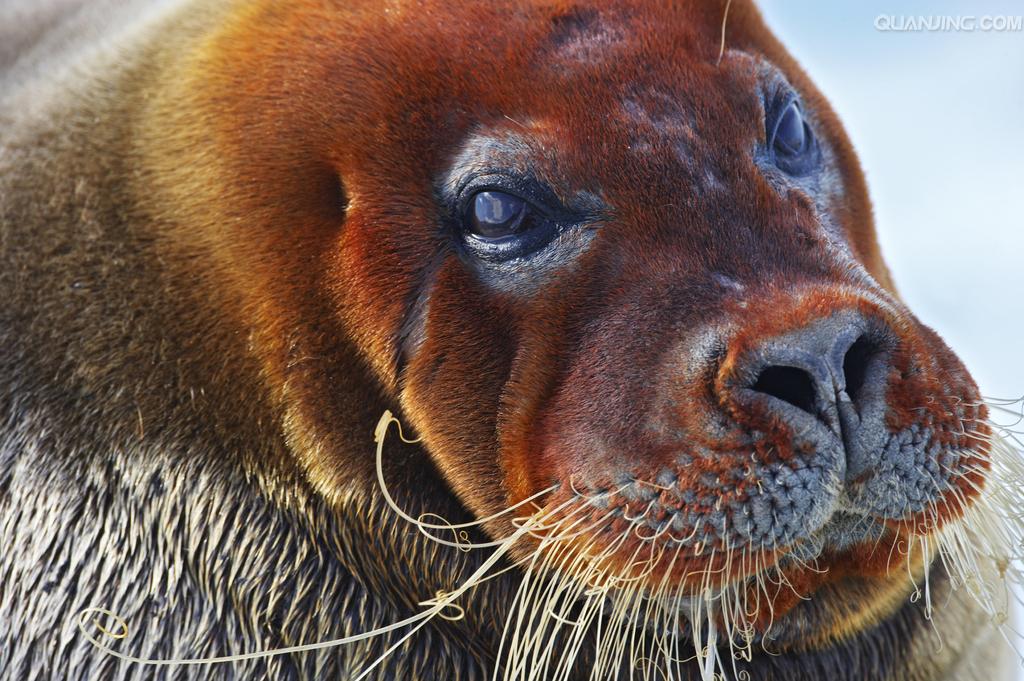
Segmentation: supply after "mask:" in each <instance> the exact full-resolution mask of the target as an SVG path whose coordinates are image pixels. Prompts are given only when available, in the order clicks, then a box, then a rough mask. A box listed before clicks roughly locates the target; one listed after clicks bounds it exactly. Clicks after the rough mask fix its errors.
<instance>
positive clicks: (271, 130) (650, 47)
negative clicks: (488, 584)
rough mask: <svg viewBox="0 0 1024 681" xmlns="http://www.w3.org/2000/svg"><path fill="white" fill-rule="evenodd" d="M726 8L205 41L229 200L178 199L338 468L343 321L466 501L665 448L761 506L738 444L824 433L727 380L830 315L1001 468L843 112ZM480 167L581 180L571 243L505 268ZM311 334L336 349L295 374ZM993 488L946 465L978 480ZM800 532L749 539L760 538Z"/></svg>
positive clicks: (425, 19) (196, 93) (942, 424)
mask: <svg viewBox="0 0 1024 681" xmlns="http://www.w3.org/2000/svg"><path fill="white" fill-rule="evenodd" d="M723 11H724V3H718V2H707V3H697V2H693V3H687V4H682V5H679V6H673V7H663V6H661V5H658V6H655V4H654V3H648V2H640V1H636V2H627V1H622V2H611V1H607V2H588V3H585V4H584V3H574V2H549V1H545V2H528V1H522V2H493V3H492V2H487V3H475V4H471V3H447V2H431V1H428V2H424V3H415V4H412V3H410V4H408V5H403V4H401V3H395V4H390V3H386V4H382V3H379V2H376V1H366V2H355V3H353V2H345V3H342V2H337V3H334V2H326V1H324V2H312V1H308V2H297V3H287V4H283V3H276V2H261V3H253V4H252V5H251V6H248V7H247V8H246V9H245V10H244V11H243V12H241V13H239V14H238V15H237V16H235V17H233V18H232V20H231V21H230V22H229V24H228V26H227V27H226V28H225V29H224V30H222V31H220V32H219V33H217V34H216V35H215V36H214V37H213V38H212V39H211V40H210V41H209V43H208V44H207V45H205V46H204V49H203V51H202V52H200V53H198V54H196V55H195V57H194V58H193V59H192V63H191V65H190V69H189V70H188V72H186V73H183V74H182V78H183V82H184V83H186V84H187V85H186V86H184V87H183V91H185V92H188V93H189V94H188V97H190V99H191V102H190V106H189V109H190V110H192V111H198V112H201V114H200V115H201V117H202V119H203V120H208V121H209V131H208V139H209V144H210V153H211V154H214V155H216V156H217V157H219V159H220V161H219V166H218V171H219V173H220V176H219V178H218V181H217V186H218V187H219V189H218V193H217V195H216V196H209V195H204V192H202V191H201V190H200V191H198V192H197V195H196V196H194V197H190V199H189V200H190V201H193V202H194V203H195V205H196V207H197V208H196V210H199V211H203V212H205V213H206V215H207V222H210V223H215V224H219V225H221V231H220V232H219V233H217V234H214V235H213V236H212V237H209V238H211V239H212V241H213V246H214V248H215V249H216V251H217V252H218V253H220V254H221V260H222V262H223V263H224V264H223V266H224V268H225V269H226V270H227V271H228V272H229V274H230V276H231V278H232V281H233V285H235V286H237V287H238V289H239V290H240V291H242V292H243V294H244V295H245V296H246V298H247V300H248V302H249V305H251V308H252V310H253V312H254V316H255V317H256V318H258V320H259V324H258V328H257V329H255V331H254V334H253V335H254V342H255V343H256V345H257V346H258V347H259V351H260V353H261V356H262V357H263V360H264V362H265V370H266V373H267V374H268V376H270V377H271V378H272V381H273V382H274V384H275V386H276V387H277V389H278V391H279V393H280V398H281V399H282V400H283V401H285V402H287V403H289V404H290V409H289V418H290V420H289V423H288V424H287V427H288V428H289V429H290V434H291V436H292V438H293V440H294V442H295V443H296V448H297V449H298V450H299V452H300V453H299V455H300V457H301V458H303V463H304V464H305V465H306V467H307V469H308V470H309V471H310V474H311V476H312V477H313V479H314V480H315V481H316V482H317V484H318V485H319V486H320V488H321V489H322V490H325V491H327V492H329V493H338V490H343V489H346V488H347V487H349V486H351V485H352V479H353V478H355V477H359V476H363V480H364V482H365V481H366V480H368V475H367V473H366V471H367V470H368V464H367V462H366V461H352V460H351V456H350V455H349V454H346V453H344V451H347V450H342V449H341V448H339V447H338V446H337V442H338V439H339V436H338V435H337V433H336V432H335V428H336V426H335V425H334V424H336V423H340V422H344V421H345V420H346V419H347V418H348V416H347V414H346V413H345V411H344V409H343V408H341V407H339V405H338V402H337V396H336V395H335V394H333V393H332V388H333V386H334V385H335V384H334V383H333V382H332V380H331V376H332V371H333V372H335V373H336V374H338V375H341V374H346V375H347V373H350V371H351V369H350V367H349V364H348V363H349V362H351V360H350V359H346V360H345V361H344V362H343V361H341V360H339V359H336V358H337V357H338V356H340V355H341V354H342V352H341V350H340V349H339V345H340V344H341V343H342V340H341V339H344V342H345V343H346V344H347V345H346V347H347V346H348V344H350V345H351V346H352V347H353V348H354V349H355V351H356V354H357V356H358V358H359V359H360V360H361V362H363V363H364V364H365V367H363V368H362V370H364V371H365V372H366V375H367V380H368V381H369V382H370V383H372V385H373V386H374V390H377V391H379V393H380V394H381V395H383V396H384V397H385V399H390V400H392V401H394V402H395V403H397V404H398V405H400V407H401V409H402V411H403V412H404V415H405V417H406V418H407V419H408V420H409V422H410V423H411V424H412V425H413V426H414V427H415V428H416V430H417V431H418V433H419V434H421V435H422V436H423V438H424V442H425V444H426V447H427V449H428V450H429V452H430V455H431V458H432V461H433V463H434V464H435V465H436V466H437V468H438V469H439V470H440V471H441V473H442V474H443V476H444V478H445V479H446V481H447V482H448V483H449V485H450V486H451V488H452V490H453V491H454V493H455V494H456V495H457V496H458V497H459V499H460V500H461V501H462V502H463V503H464V504H465V505H466V506H467V507H468V508H469V509H471V511H472V512H474V513H475V514H477V515H478V516H487V515H490V514H492V513H494V512H496V511H499V510H501V509H503V508H506V507H507V506H509V505H511V504H513V503H515V502H517V501H520V500H522V499H525V498H527V497H529V496H531V495H532V494H534V493H536V492H538V491H540V490H543V489H545V488H547V487H549V486H550V485H553V484H558V485H561V486H562V487H561V490H562V491H563V492H564V491H565V488H566V486H567V485H568V484H569V483H570V482H579V483H583V484H585V486H586V487H587V488H588V489H590V490H597V489H599V488H601V487H605V488H608V487H613V486H615V485H617V484H619V481H620V478H621V477H622V476H626V477H633V478H637V479H640V480H646V481H653V480H654V479H655V478H656V477H657V476H658V475H659V473H660V472H661V471H662V470H669V472H670V473H671V474H672V475H673V476H674V478H673V482H672V485H673V486H674V488H675V489H676V490H678V493H677V492H673V494H674V495H675V496H672V498H671V499H667V500H666V501H665V502H664V503H665V505H666V507H673V506H674V507H677V508H678V507H682V506H684V505H686V504H693V503H696V504H697V505H700V504H701V503H703V504H705V506H708V507H709V508H710V507H711V506H713V505H714V504H715V503H720V502H721V500H722V499H725V500H727V501H728V502H730V503H732V502H735V503H736V504H739V505H742V504H745V503H747V502H748V501H749V500H750V499H751V497H752V496H754V489H755V488H757V487H758V486H759V485H760V483H761V480H760V478H759V477H758V476H757V475H754V474H752V473H751V472H750V471H748V470H746V468H747V466H748V464H747V462H748V460H752V461H753V463H756V464H757V465H758V466H761V467H765V466H770V465H776V464H779V462H792V461H796V460H802V457H803V458H808V457H811V456H812V455H813V451H812V450H809V449H807V447H806V446H803V445H801V444H800V443H799V442H797V441H796V439H795V438H794V433H793V432H792V428H791V426H790V425H789V424H787V423H785V422H783V421H781V420H779V418H778V417H777V416H776V415H774V414H772V413H769V412H767V411H758V408H757V407H756V406H750V405H744V404H741V403H740V402H737V401H736V400H735V399H734V398H733V397H732V396H731V393H730V390H731V387H730V386H731V385H732V384H731V383H730V381H732V379H733V377H734V374H735V371H736V367H737V366H738V363H740V362H741V361H742V359H743V358H744V357H745V356H746V355H747V354H749V352H751V351H752V350H753V349H754V348H755V347H756V346H758V345H759V344H760V343H762V342H763V341H764V340H765V339H767V338H771V337H774V336H777V335H780V334H784V333H786V332H789V331H792V330H794V329H798V328H801V327H802V326H805V325H807V324H810V323H813V322H815V321H817V320H821V319H825V318H828V317H829V316H830V315H833V314H835V313H837V312H841V311H851V312H852V311H855V312H857V313H858V314H861V315H863V316H864V317H865V318H866V319H871V320H874V322H877V323H878V324H880V325H884V326H885V327H887V328H888V329H889V330H890V332H891V334H892V336H893V338H894V339H895V340H894V346H893V351H892V362H891V373H892V377H891V379H890V382H889V389H888V390H889V393H888V404H889V413H888V426H889V428H890V429H891V430H892V432H897V431H901V430H905V429H907V428H910V427H912V426H917V425H920V426H921V427H922V428H925V427H926V428H928V429H929V430H928V432H929V433H934V434H933V437H934V438H935V439H936V441H937V442H939V443H940V444H942V445H943V446H946V447H948V446H952V445H953V444H955V445H956V446H958V447H961V448H964V449H970V450H971V451H973V452H974V455H973V456H972V457H966V458H964V459H962V460H960V461H959V464H960V465H961V467H964V468H966V467H975V466H979V465H980V466H982V467H983V466H984V465H985V448H984V447H983V446H981V444H980V443H981V442H982V441H983V440H984V439H985V437H986V436H987V435H988V433H987V430H985V427H984V426H983V425H982V423H981V422H982V421H983V420H984V417H985V414H984V412H983V411H982V410H981V408H975V407H973V406H970V405H971V404H973V403H974V402H975V401H977V392H976V388H975V387H974V385H973V383H972V382H971V379H970V377H969V376H968V375H967V373H966V372H965V371H964V369H963V367H962V366H961V365H960V363H959V361H958V360H957V359H956V358H955V356H953V355H952V353H951V352H950V351H949V350H948V348H946V347H945V345H944V344H943V343H942V342H941V341H940V340H939V339H938V338H937V337H936V336H935V335H934V334H933V333H932V332H931V331H929V330H928V329H926V328H925V327H923V326H922V325H921V324H920V323H919V322H918V321H917V320H916V319H915V318H914V317H913V316H912V315H911V314H910V313H909V312H908V311H907V310H906V309H905V307H904V306H903V305H902V304H901V303H900V302H899V300H898V298H897V297H896V294H895V291H894V289H893V285H892V282H891V280H890V277H889V274H888V272H887V271H886V268H885V265H884V264H883V262H882V260H881V257H880V254H879V250H878V247H877V244H876V241H875V237H874V231H873V225H872V219H871V209H870V205H869V202H868V198H867V193H866V190H865V186H864V181H863V178H862V175H861V172H860V170H859V168H858V165H857V162H856V159H855V157H854V154H853V151H852V149H851V146H850V144H849V142H848V140H847V139H846V136H845V134H844V132H843V130H842V128H841V126H840V124H839V122H838V120H837V119H836V117H835V115H834V113H833V112H832V111H831V109H830V108H829V106H828V104H827V103H826V101H825V100H824V98H823V97H822V96H821V95H820V93H818V92H817V90H816V89H815V88H814V86H813V85H812V84H811V83H810V82H809V80H808V79H807V77H806V75H805V74H804V73H803V72H802V71H801V70H800V69H799V67H798V66H797V65H796V64H795V62H794V61H793V60H792V58H791V57H789V55H788V54H787V53H786V52H785V50H784V49H783V48H782V47H781V46H780V45H779V44H778V42H777V41H775V39H774V38H773V37H771V35H770V34H769V33H768V31H767V29H766V28H765V26H764V25H763V23H762V21H761V18H760V17H759V15H758V13H757V12H756V10H755V9H754V8H753V7H752V6H750V5H749V4H748V3H745V2H734V3H733V5H732V7H731V9H730V13H729V17H728V25H727V31H726V45H725V48H726V49H725V53H724V55H723V56H722V58H721V61H719V38H720V26H721V20H722V16H723ZM242 36H244V39H243V37H242ZM775 69H777V74H781V77H784V78H785V80H787V81H788V83H789V84H790V85H791V86H792V88H793V89H794V90H795V91H796V92H797V93H799V95H800V97H801V98H802V100H803V102H804V105H805V106H806V109H807V111H808V115H809V118H810V122H811V126H812V128H813V129H814V131H815V132H816V134H817V135H818V136H819V138H820V139H821V143H822V147H823V150H824V157H823V163H824V164H825V168H824V170H823V171H822V173H823V174H822V176H821V178H822V179H820V180H816V183H817V184H815V185H814V186H813V187H811V186H810V185H808V184H801V183H799V182H795V181H790V180H789V179H787V178H785V177H782V176H780V175H778V173H776V171H775V170H772V169H768V170H766V168H765V165H764V160H763V158H761V156H759V154H761V151H763V148H764V146H765V144H766V134H767V133H766V130H765V103H764V101H765V97H764V96H763V94H762V90H763V89H764V88H765V87H766V86H765V79H766V77H768V75H771V74H775V73H776V71H775ZM766 74H768V75H766ZM773 77H774V76H773ZM173 104H174V103H173V102H170V101H168V102H164V103H163V104H162V105H163V106H167V107H171V106H173ZM759 150H761V151H759ZM154 154H155V155H156V156H159V150H156V151H155V152H154ZM474 154H475V155H474ZM467 159H468V160H467ZM487 164H492V165H496V166H500V167H501V168H504V169H514V170H515V172H519V173H522V172H526V171H528V172H529V173H531V174H533V175H535V176H537V177H540V178H543V181H544V182H545V183H546V185H547V186H548V187H549V188H550V190H551V193H552V194H554V195H555V196H556V197H557V200H558V201H560V202H563V203H566V204H568V203H570V202H572V201H573V200H576V199H579V197H582V196H586V197H595V201H597V202H599V203H600V204H601V205H602V209H601V210H600V211H597V212H596V213H595V214H594V215H592V216H590V217H589V219H588V220H585V221H581V222H585V224H582V225H580V226H578V231H579V232H580V233H581V236H580V237H579V239H580V244H582V245H580V246H579V247H578V249H577V251H576V252H574V253H572V254H570V255H566V256H564V257H561V256H560V259H558V262H557V263H556V264H555V265H552V266H550V267H547V268H544V269H540V268H536V267H535V266H531V265H529V264H522V265H521V266H519V267H520V269H519V271H517V272H513V273H512V274H508V273H505V274H495V273H494V271H493V270H488V269H487V268H486V267H484V266H481V265H480V264H479V263H476V262H473V261H472V258H471V256H468V255H467V254H466V253H465V251H464V250H460V248H459V247H458V244H457V238H456V232H457V223H458V219H459V216H458V215H455V214H453V211H452V208H451V206H450V205H448V204H447V203H446V201H445V198H444V196H445V192H446V191H447V188H448V185H449V184H452V183H453V182H455V181H456V180H458V178H459V177H460V173H462V172H464V171H465V170H466V168H467V167H475V166H483V165H487ZM524 169H525V170H524ZM182 172H184V171H182ZM455 183H457V182H455ZM308 357H317V358H320V359H321V360H322V365H321V366H325V367H326V369H325V370H324V371H320V372H310V371H306V370H305V368H304V365H303V360H304V358H308ZM963 404H967V405H968V406H967V407H966V408H964V407H963V406H962V405H963ZM964 409H966V410H964ZM365 425H366V428H367V431H369V429H370V428H371V427H372V424H371V423H367V424H365ZM801 447H803V448H801ZM696 449H701V451H702V452H713V453H715V454H716V456H713V457H712V456H707V455H705V454H701V455H700V456H697V455H696V454H694V452H695V450H696ZM681 453H688V454H687V455H688V456H689V455H691V454H693V455H694V457H695V458H696V463H694V464H693V465H691V466H688V467H687V466H682V465H680V464H678V462H677V459H678V457H679V455H680V454H681ZM758 470H760V469H758ZM733 478H735V479H733ZM707 479H714V482H713V483H708V482H706V480H707ZM982 482H983V481H982V480H980V476H979V475H978V474H976V473H970V474H969V475H967V476H966V477H963V478H960V479H959V482H957V483H955V484H956V485H958V486H959V487H958V489H959V491H960V492H961V493H962V494H963V495H964V496H966V497H968V498H969V497H970V496H971V495H972V494H973V493H974V492H973V490H974V489H975V487H976V486H979V485H980V484H982ZM688 492H694V493H697V494H698V496H699V497H700V496H701V495H703V497H701V498H700V499H698V501H697V502H691V501H686V493H688ZM951 494H952V493H951ZM948 508H950V509H951V510H950V513H951V514H955V513H956V512H957V511H956V507H955V506H949V507H948ZM709 513H710V511H709ZM884 520H886V521H891V522H892V523H893V526H894V527H896V526H900V527H902V526H904V524H905V522H906V521H907V519H891V518H886V519H884ZM940 520H941V519H940ZM912 522H915V523H916V522H917V521H912ZM491 529H492V530H493V531H494V532H496V533H500V532H502V531H504V530H507V529H508V527H507V525H505V526H502V525H500V524H496V525H495V527H492V528H491ZM686 531H687V532H688V531H689V527H688V526H687V528H686ZM684 534H685V532H684ZM713 539H714V538H713V537H710V538H709V540H708V541H712V540H713ZM787 548H789V547H787V546H779V547H774V548H773V549H772V550H770V551H769V550H768V549H766V548H765V547H762V546H754V547H753V548H752V549H751V550H756V551H764V552H765V557H764V558H763V560H762V561H761V563H767V562H771V561H773V560H775V554H776V550H775V549H777V550H778V551H784V550H786V549H787ZM722 550H726V551H728V550H729V548H728V547H723V549H722ZM853 551H854V552H856V551H857V549H853ZM690 560H691V562H689V563H687V564H686V566H685V568H686V569H691V570H692V569H694V568H695V567H696V566H697V565H699V564H700V560H699V559H698V558H697V557H696V556H691V557H690ZM837 560H838V559H837ZM851 560H853V559H851V558H850V553H846V554H843V558H842V559H841V561H851ZM854 562H855V561H854ZM761 563H759V564H761ZM836 564H838V563H836ZM844 564H845V563H844ZM884 573H885V571H879V570H868V569H867V568H866V567H865V568H860V567H859V568H857V569H855V570H841V569H838V568H837V569H836V570H835V571H834V572H832V573H831V574H832V577H831V578H834V579H836V580H838V579H842V578H846V577H848V576H850V575H859V576H862V577H875V576H877V577H878V578H879V579H885V578H886V577H885V574H884ZM742 576H744V575H743V574H736V575H729V576H728V577H729V578H732V577H742ZM811 581H814V580H809V581H808V582H807V585H806V586H807V588H808V589H809V590H813V589H816V588H818V587H819V586H820V583H818V582H817V581H815V583H813V584H812V583H811Z"/></svg>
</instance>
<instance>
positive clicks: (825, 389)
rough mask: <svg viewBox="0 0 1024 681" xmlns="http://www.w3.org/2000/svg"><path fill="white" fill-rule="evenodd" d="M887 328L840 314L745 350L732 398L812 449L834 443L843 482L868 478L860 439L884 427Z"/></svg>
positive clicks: (889, 338) (888, 353) (853, 313)
mask: <svg viewBox="0 0 1024 681" xmlns="http://www.w3.org/2000/svg"><path fill="white" fill-rule="evenodd" d="M893 338H894V335H893V332H892V331H891V329H889V328H888V326H887V325H886V324H885V323H884V322H882V321H879V320H875V319H871V318H868V317H866V316H865V315H863V314H861V313H859V312H856V311H850V310H846V311H842V312H838V313H836V314H833V315H832V316H829V317H827V318H824V319H818V320H815V321H813V322H811V323H809V324H806V325H804V326H802V327H800V328H797V329H794V330H792V331H789V332H786V333H784V334H781V335H778V336H774V337H771V338H767V339H765V340H763V341H762V342H761V343H760V344H757V345H755V346H754V347H753V348H752V349H750V350H748V351H747V352H746V353H745V354H744V357H743V359H742V360H741V361H740V363H739V365H738V366H737V367H736V369H735V375H736V378H735V379H734V383H733V387H731V390H732V392H733V393H734V397H735V399H736V400H737V401H738V402H739V403H741V404H747V405H751V406H752V407H753V406H755V405H756V407H757V408H760V409H761V410H763V411H764V412H766V413H768V414H771V415H773V416H775V417H777V418H778V419H779V420H780V421H781V422H782V423H783V424H785V425H786V426H788V427H789V428H791V429H792V431H793V432H794V433H801V434H803V435H804V436H805V437H811V438H812V439H814V440H815V441H817V443H818V448H819V449H822V448H836V449H837V450H839V452H838V453H839V454H841V455H840V456H836V457H833V458H834V460H836V461H837V462H839V463H840V464H845V476H844V477H845V481H846V483H847V484H856V483H857V482H859V481H861V480H865V479H867V478H869V477H870V476H871V471H870V470H869V468H868V466H867V465H866V462H865V461H864V460H863V457H857V454H858V453H859V452H860V451H861V450H862V449H863V447H861V446H859V444H860V443H861V442H862V441H869V442H870V441H873V440H875V439H876V438H877V436H878V434H879V433H880V432H881V431H882V430H883V429H884V415H885V392H886V380H887V377H888V373H889V369H890V368H891V362H890V357H891V354H892V349H893V346H894V343H895V341H894V340H893Z"/></svg>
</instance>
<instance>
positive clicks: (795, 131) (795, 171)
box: [768, 99, 819, 175]
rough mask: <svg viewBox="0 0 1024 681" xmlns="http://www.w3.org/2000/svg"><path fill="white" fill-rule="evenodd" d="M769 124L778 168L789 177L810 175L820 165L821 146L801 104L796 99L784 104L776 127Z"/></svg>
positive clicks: (770, 140) (769, 146)
mask: <svg viewBox="0 0 1024 681" xmlns="http://www.w3.org/2000/svg"><path fill="white" fill-rule="evenodd" d="M769 124H770V125H769V128H768V129H769V131H770V132H771V135H770V136H769V140H768V148H769V150H770V152H771V155H772V160H773V161H774V162H775V165H776V166H777V167H778V168H779V169H780V170H782V171H784V172H786V173H788V174H790V175H806V174H807V173H809V172H811V170H813V169H814V168H815V166H816V165H817V162H818V156H819V154H818V145H817V144H816V143H815V140H814V134H813V133H812V132H811V128H810V126H809V125H807V119H806V118H804V114H803V111H802V110H801V109H800V103H799V102H798V101H797V100H795V99H789V100H787V101H785V102H784V105H783V106H782V108H781V110H780V113H779V114H778V115H777V116H775V117H774V125H771V120H769Z"/></svg>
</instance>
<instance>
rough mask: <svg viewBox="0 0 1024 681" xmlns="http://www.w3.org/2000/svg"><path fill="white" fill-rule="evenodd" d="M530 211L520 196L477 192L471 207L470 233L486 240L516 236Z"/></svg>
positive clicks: (468, 221) (496, 192)
mask: <svg viewBox="0 0 1024 681" xmlns="http://www.w3.org/2000/svg"><path fill="white" fill-rule="evenodd" d="M527 211H528V209H527V206H526V202H525V201H523V200H522V199H521V198H519V197H518V196H513V195H511V194H506V193H505V192H498V191H482V192H477V194H476V195H475V196H474V197H473V201H472V203H471V205H470V207H469V215H468V216H467V218H468V220H467V224H468V227H469V233H470V234H472V235H473V236H475V237H477V238H480V239H485V240H491V241H493V240H497V239H503V238H507V237H510V236H513V235H515V234H516V233H517V232H518V231H519V230H520V228H522V227H523V222H524V218H525V217H526V213H527Z"/></svg>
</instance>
